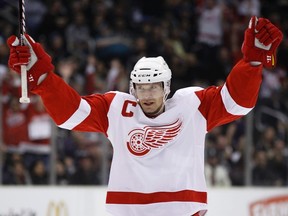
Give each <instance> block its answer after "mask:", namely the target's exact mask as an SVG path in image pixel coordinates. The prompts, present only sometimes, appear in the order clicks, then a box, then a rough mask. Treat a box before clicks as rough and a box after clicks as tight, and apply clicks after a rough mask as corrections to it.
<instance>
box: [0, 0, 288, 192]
mask: <svg viewBox="0 0 288 216" xmlns="http://www.w3.org/2000/svg"><path fill="white" fill-rule="evenodd" d="M287 11H288V2H287V1H281V0H193V1H191V0H157V1H155V0H153V1H152V0H26V11H25V14H26V29H27V32H28V33H29V34H30V35H31V36H32V37H33V38H34V39H35V40H36V41H37V42H40V43H41V44H42V46H43V47H44V48H45V50H46V51H47V52H48V53H49V55H51V56H52V58H53V64H54V65H55V73H57V74H58V75H59V76H61V77H62V78H63V79H64V80H65V82H67V83H68V84H69V85H70V86H71V87H73V88H74V89H75V90H76V91H77V92H79V94H80V95H87V94H93V93H104V92H107V91H110V90H119V91H124V92H128V88H129V74H130V71H131V70H132V67H133V66H134V64H135V62H136V61H137V60H138V59H140V58H141V57H142V56H158V55H161V56H163V57H164V59H165V60H166V61H167V63H168V65H169V66H170V68H171V70H172V74H173V78H172V84H171V85H172V87H171V88H172V93H171V94H170V95H172V94H173V93H174V92H175V91H176V90H177V89H179V88H183V87H187V86H192V85H193V86H201V87H207V86H209V85H221V84H223V83H224V82H225V78H226V77H227V75H228V73H229V71H230V70H231V68H232V67H233V65H234V64H235V63H236V62H237V61H238V60H239V59H241V57H242V54H241V45H242V41H243V37H244V31H245V29H246V28H247V25H248V22H249V19H250V17H251V16H252V15H256V16H259V17H265V18H268V19H270V20H271V21H272V22H273V23H274V24H275V25H277V26H279V27H280V28H281V30H282V31H283V33H284V40H283V42H282V44H281V45H280V47H279V50H278V53H277V59H278V62H277V67H276V68H274V69H273V70H268V69H264V70H263V84H262V88H261V90H260V95H259V101H258V104H257V106H256V107H255V109H254V111H253V113H252V114H253V117H252V121H250V122H251V123H250V125H248V124H247V120H246V119H247V118H242V119H240V120H237V121H235V122H233V123H230V124H227V125H224V126H221V127H218V128H216V129H214V130H213V131H211V132H210V133H209V134H208V135H207V140H206V166H205V174H206V177H207V183H208V185H209V186H211V187H213V186H226V187H227V186H243V185H247V184H251V185H255V186H287V185H288V137H287V134H288V133H287V132H288V115H287V113H288V77H287V74H288V72H287V71H288V68H287V67H288V63H287V62H288V38H287V35H288V13H287ZM18 28H19V27H18V1H16V0H2V1H0V86H1V95H0V99H1V105H2V106H1V121H2V126H1V129H2V130H1V133H2V134H1V137H2V138H1V140H0V141H1V143H0V152H1V161H0V164H1V165H2V175H1V176H2V180H1V181H2V184H7V185H27V184H35V185H38V184H44V185H45V184H51V183H54V184H59V185H100V184H106V183H107V178H108V173H109V168H110V161H111V157H112V154H113V151H112V148H111V145H110V143H109V141H108V140H107V139H106V138H105V137H104V136H103V135H102V134H97V133H83V132H81V133H80V132H76V131H66V130H62V129H59V128H55V126H54V124H53V123H52V122H51V119H50V117H49V116H48V114H47V113H46V111H45V108H44V107H43V104H42V101H41V98H39V97H38V96H35V95H31V103H30V104H28V105H27V104H20V103H19V102H18V100H19V89H20V77H19V75H18V74H16V73H15V72H13V71H11V70H9V68H8V67H7V61H8V56H9V50H8V47H7V45H6V40H7V38H8V37H9V36H10V35H12V34H18ZM59 91H61V89H59ZM63 109H65V107H63ZM252 114H251V115H252ZM251 124H252V125H251ZM247 131H249V132H250V134H252V143H250V142H248V140H247ZM248 145H249V146H248ZM247 148H249V149H251V151H249V152H248V153H247V151H246V150H247ZM51 155H52V156H51ZM55 155H56V156H55ZM247 157H248V158H249V159H248V160H247ZM247 161H248V162H247ZM52 165H53V167H52ZM247 166H248V167H250V169H249V172H250V173H249V176H250V178H248V180H249V179H250V180H249V181H250V182H249V181H248V182H247ZM51 172H55V173H54V174H51ZM53 175H54V182H53V181H52V182H51V179H53V178H52V177H51V176H53Z"/></svg>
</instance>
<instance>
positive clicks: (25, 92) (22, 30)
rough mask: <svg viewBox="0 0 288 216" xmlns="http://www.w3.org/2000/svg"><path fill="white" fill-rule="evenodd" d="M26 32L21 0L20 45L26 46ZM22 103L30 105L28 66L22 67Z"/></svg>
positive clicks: (20, 100) (23, 6) (23, 5)
mask: <svg viewBox="0 0 288 216" xmlns="http://www.w3.org/2000/svg"><path fill="white" fill-rule="evenodd" d="M25 32H26V26H25V0H19V33H20V45H21V46H23V45H24V34H25ZM19 102H20V103H30V98H29V97H28V87H27V68H26V65H21V98H20V99H19Z"/></svg>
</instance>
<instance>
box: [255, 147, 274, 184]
mask: <svg viewBox="0 0 288 216" xmlns="http://www.w3.org/2000/svg"><path fill="white" fill-rule="evenodd" d="M254 158H255V161H254V166H253V168H252V184H253V185H254V186H269V185H272V173H271V169H270V167H269V166H268V158H267V153H266V151H264V150H259V151H256V153H255V156H254Z"/></svg>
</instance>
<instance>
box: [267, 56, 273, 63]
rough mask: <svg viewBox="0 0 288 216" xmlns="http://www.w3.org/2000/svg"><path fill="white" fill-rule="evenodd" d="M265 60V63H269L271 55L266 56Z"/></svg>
mask: <svg viewBox="0 0 288 216" xmlns="http://www.w3.org/2000/svg"><path fill="white" fill-rule="evenodd" d="M266 60H267V63H270V62H271V60H272V56H271V55H267V56H266Z"/></svg>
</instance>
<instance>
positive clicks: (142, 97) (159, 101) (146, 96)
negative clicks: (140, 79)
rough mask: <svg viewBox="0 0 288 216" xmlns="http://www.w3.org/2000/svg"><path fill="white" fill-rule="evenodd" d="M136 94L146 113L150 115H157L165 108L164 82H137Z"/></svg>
mask: <svg viewBox="0 0 288 216" xmlns="http://www.w3.org/2000/svg"><path fill="white" fill-rule="evenodd" d="M135 91H136V96H137V98H138V100H139V104H140V106H141V107H142V110H143V111H144V113H145V114H146V115H147V116H149V117H153V116H157V115H159V114H160V113H162V112H163V109H164V106H163V105H164V100H163V98H164V89H163V83H162V82H158V83H149V84H135Z"/></svg>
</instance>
